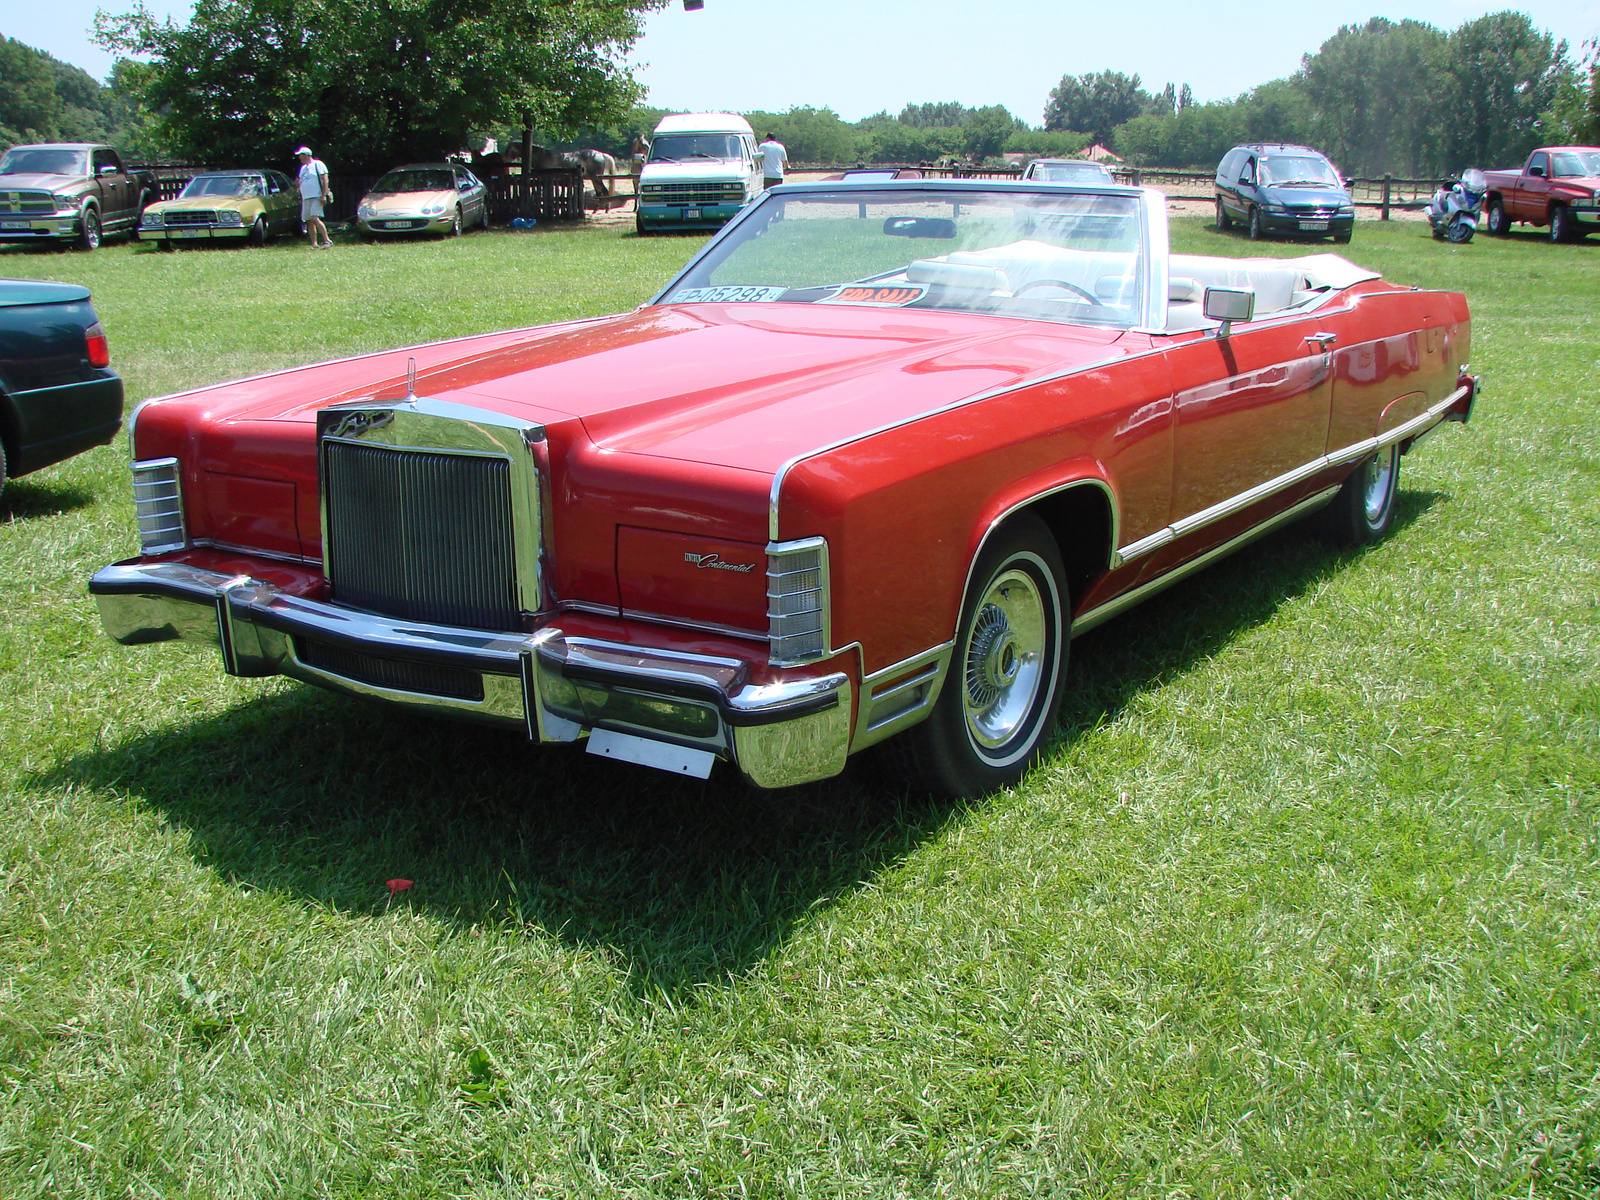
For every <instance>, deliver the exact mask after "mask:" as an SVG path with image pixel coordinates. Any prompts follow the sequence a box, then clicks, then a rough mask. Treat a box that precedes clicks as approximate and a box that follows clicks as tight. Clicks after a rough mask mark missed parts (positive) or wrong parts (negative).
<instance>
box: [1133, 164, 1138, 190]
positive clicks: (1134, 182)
mask: <svg viewBox="0 0 1600 1200" xmlns="http://www.w3.org/2000/svg"><path fill="white" fill-rule="evenodd" d="M1133 186H1134V187H1138V186H1139V168H1138V167H1135V168H1134V169H1133Z"/></svg>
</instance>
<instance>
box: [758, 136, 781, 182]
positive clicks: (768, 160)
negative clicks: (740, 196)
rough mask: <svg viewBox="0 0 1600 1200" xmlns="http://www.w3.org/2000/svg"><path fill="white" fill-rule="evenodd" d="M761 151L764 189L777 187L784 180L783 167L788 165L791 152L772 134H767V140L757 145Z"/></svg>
mask: <svg viewBox="0 0 1600 1200" xmlns="http://www.w3.org/2000/svg"><path fill="white" fill-rule="evenodd" d="M756 149H757V150H759V151H761V174H762V175H763V176H764V178H763V179H762V181H761V186H762V188H763V189H765V188H769V187H775V186H777V185H778V184H780V183H782V182H783V168H784V167H785V166H787V165H788V162H789V152H788V151H787V150H785V149H784V148H783V143H782V142H780V141H779V140H778V139H777V138H776V137H775V136H773V135H772V134H770V133H769V134H767V140H766V141H764V142H762V143H761V145H759V146H757V147H756Z"/></svg>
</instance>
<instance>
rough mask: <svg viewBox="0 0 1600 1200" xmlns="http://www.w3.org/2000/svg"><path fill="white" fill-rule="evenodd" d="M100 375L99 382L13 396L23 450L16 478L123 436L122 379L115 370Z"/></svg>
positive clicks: (87, 381) (13, 468)
mask: <svg viewBox="0 0 1600 1200" xmlns="http://www.w3.org/2000/svg"><path fill="white" fill-rule="evenodd" d="M94 373H95V378H93V379H84V380H79V381H78V382H76V383H63V384H60V385H58V386H56V387H49V388H36V389H34V390H33V391H28V392H15V393H13V394H12V396H11V403H12V406H13V409H14V411H15V414H16V419H17V440H18V442H19V443H20V445H19V447H18V451H17V455H16V459H15V461H13V462H12V463H10V464H9V466H10V472H11V474H13V475H26V474H27V473H28V472H29V471H37V470H38V469H39V468H40V467H48V466H50V465H51V464H52V463H58V462H61V461H62V460H63V459H67V458H71V457H72V456H73V455H74V454H81V453H82V452H83V451H85V450H88V449H90V448H91V447H93V446H103V445H105V444H106V443H107V442H109V441H110V440H111V439H112V438H114V437H116V436H117V430H118V429H120V428H122V380H121V378H120V377H119V376H118V375H117V374H116V373H115V372H113V371H111V370H109V369H99V370H95V372H94Z"/></svg>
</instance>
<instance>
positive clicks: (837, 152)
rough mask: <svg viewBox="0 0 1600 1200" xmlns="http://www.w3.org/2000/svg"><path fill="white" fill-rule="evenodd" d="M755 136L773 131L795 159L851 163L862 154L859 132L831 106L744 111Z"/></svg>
mask: <svg viewBox="0 0 1600 1200" xmlns="http://www.w3.org/2000/svg"><path fill="white" fill-rule="evenodd" d="M745 119H746V120H747V121H749V122H750V126H751V128H753V129H754V130H755V131H756V136H757V137H761V136H762V135H763V134H766V133H769V132H770V133H774V134H776V135H777V137H778V140H779V141H780V142H782V143H783V146H784V149H785V150H787V151H788V152H789V161H790V162H794V163H802V162H805V163H848V162H854V161H855V160H856V159H857V158H858V157H859V149H858V144H857V143H858V141H859V138H858V135H857V133H856V130H855V128H854V127H853V126H851V125H848V124H846V123H845V122H844V121H841V120H840V119H839V114H838V113H836V112H834V111H833V109H831V108H812V107H811V106H810V105H804V106H801V105H796V106H795V107H794V108H791V109H790V110H789V111H788V112H785V113H769V112H751V113H746V114H745Z"/></svg>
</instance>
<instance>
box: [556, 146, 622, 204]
mask: <svg viewBox="0 0 1600 1200" xmlns="http://www.w3.org/2000/svg"><path fill="white" fill-rule="evenodd" d="M561 157H562V159H563V160H564V163H565V165H566V166H569V167H573V168H575V169H576V170H577V172H578V173H579V174H580V175H582V176H583V177H584V178H585V179H587V180H588V181H589V182H590V183H592V184H594V194H595V195H596V196H599V197H601V198H602V199H606V198H609V197H610V195H611V189H610V188H609V187H607V186H606V177H607V176H610V175H615V174H617V160H616V159H614V158H612V157H611V155H609V154H607V153H606V152H605V151H604V150H579V151H577V152H575V153H568V154H563V155H562V156H561Z"/></svg>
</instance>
